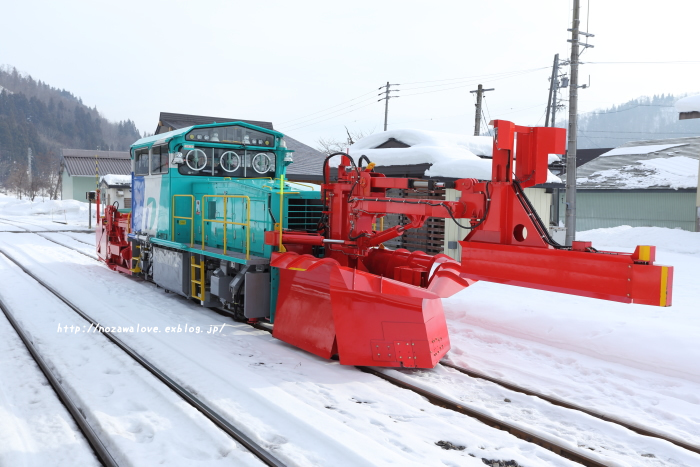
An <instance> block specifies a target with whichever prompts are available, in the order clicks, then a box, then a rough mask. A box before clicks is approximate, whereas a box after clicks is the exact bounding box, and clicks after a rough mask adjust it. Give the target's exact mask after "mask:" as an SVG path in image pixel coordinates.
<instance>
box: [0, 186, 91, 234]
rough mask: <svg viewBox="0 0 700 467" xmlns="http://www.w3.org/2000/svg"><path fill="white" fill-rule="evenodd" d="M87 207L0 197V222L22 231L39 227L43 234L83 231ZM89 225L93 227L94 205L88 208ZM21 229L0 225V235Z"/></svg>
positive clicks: (86, 224) (75, 202) (81, 203)
mask: <svg viewBox="0 0 700 467" xmlns="http://www.w3.org/2000/svg"><path fill="white" fill-rule="evenodd" d="M89 212H90V209H89V206H88V203H83V202H80V201H76V200H73V199H71V200H50V199H48V198H41V197H36V198H35V199H34V201H30V200H29V199H28V198H26V197H25V198H23V199H21V200H20V199H17V198H16V197H15V196H12V195H4V194H2V193H0V221H2V220H3V219H4V220H11V221H12V222H13V223H18V224H19V225H21V226H22V227H25V228H32V227H39V226H42V227H43V228H44V229H47V230H76V229H87V227H88V220H89V217H88V216H89ZM92 225H93V226H94V225H95V205H94V204H93V206H92ZM21 230H22V229H21V228H18V227H12V226H11V225H9V224H7V223H3V222H0V232H19V231H21Z"/></svg>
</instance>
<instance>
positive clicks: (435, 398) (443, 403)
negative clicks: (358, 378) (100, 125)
mask: <svg viewBox="0 0 700 467" xmlns="http://www.w3.org/2000/svg"><path fill="white" fill-rule="evenodd" d="M25 230H27V229H25ZM32 233H36V232H32ZM36 234H37V235H40V234H38V233H36ZM40 236H41V237H43V238H45V239H47V240H49V241H53V242H54V243H56V244H58V245H60V246H63V247H65V248H68V249H71V250H74V251H77V252H79V253H81V254H84V255H85V256H89V255H86V254H85V253H83V252H81V251H79V250H77V249H75V248H72V247H70V246H67V245H64V244H62V243H59V242H56V241H54V240H52V239H50V238H47V237H45V236H44V235H40ZM71 238H72V237H71ZM83 243H84V242H83ZM0 252H2V250H0ZM2 253H4V252H2ZM6 256H7V257H8V259H10V260H11V261H13V262H14V263H15V264H17V265H18V266H19V267H20V268H22V269H23V270H24V271H25V273H27V274H29V275H30V276H31V277H33V278H34V279H35V280H37V281H38V282H40V283H41V284H42V285H44V286H45V287H47V288H48V289H49V290H50V291H51V292H52V293H54V294H55V295H57V296H58V297H59V299H61V300H62V301H64V303H66V304H68V306H70V307H71V308H73V309H74V311H76V312H78V313H79V314H81V316H82V315H83V314H82V312H80V311H78V310H77V309H76V308H74V307H73V306H72V305H71V304H70V303H69V302H67V301H66V300H65V299H64V298H63V297H61V296H60V294H57V293H56V292H55V291H54V290H52V289H51V288H50V286H48V285H46V284H44V283H42V282H41V281H40V280H39V279H38V278H36V277H35V276H33V275H32V274H31V273H30V272H29V271H27V270H26V269H25V268H23V267H22V266H21V265H20V264H19V263H17V262H16V261H14V259H12V258H10V257H9V256H8V255H6ZM93 259H94V258H93ZM222 314H224V315H227V316H230V314H229V313H226V312H225V311H224V312H223V313H222ZM83 317H84V318H86V317H85V316H83ZM86 319H87V320H88V321H90V322H91V323H93V324H95V322H94V321H93V320H91V318H89V317H87V318H86ZM253 326H254V327H256V328H257V329H261V330H265V331H267V332H272V325H269V324H265V323H256V324H253ZM105 336H106V337H108V338H110V339H112V338H113V337H114V336H111V335H107V334H105ZM114 339H116V340H118V339H117V338H114ZM117 345H119V346H120V347H121V345H124V346H125V347H127V346H126V345H125V344H123V343H122V344H121V345H120V344H117ZM127 348H128V347H127ZM132 352H133V351H132ZM127 353H128V352H127ZM139 363H141V362H139ZM441 364H442V365H443V366H445V367H448V368H451V369H453V370H455V371H458V372H460V373H462V374H465V375H466V376H469V377H471V378H478V379H483V380H486V381H489V382H491V383H494V384H497V385H499V386H501V387H503V388H505V389H508V390H511V391H515V392H519V393H523V394H526V395H530V396H534V397H538V398H540V399H542V400H544V401H546V402H549V403H551V404H553V405H556V406H559V407H563V408H566V409H569V410H575V411H577V412H581V413H585V414H587V415H590V416H592V417H595V418H598V419H600V420H603V421H605V422H608V423H613V424H615V425H619V426H621V427H624V428H626V429H628V430H630V431H633V432H635V433H638V434H640V435H642V436H648V437H652V438H657V439H660V440H664V441H667V442H669V443H672V444H674V445H676V446H678V447H680V448H682V449H685V450H688V451H690V452H694V453H698V454H700V447H698V446H695V445H693V444H690V443H687V442H684V441H682V440H678V439H675V438H672V437H669V436H666V435H663V434H661V433H658V432H656V431H654V430H651V429H648V428H645V427H640V426H638V425H634V424H632V423H629V422H626V421H624V420H619V419H617V418H614V417H611V416H608V415H605V414H602V413H599V412H596V411H594V410H591V409H588V408H585V407H581V406H578V405H575V404H572V403H569V402H567V401H564V400H562V399H559V398H556V397H552V396H547V395H545V394H542V393H539V392H537V391H533V390H530V389H527V388H523V387H520V386H518V385H516V384H513V383H510V382H508V381H504V380H501V379H498V378H493V377H490V376H488V375H485V374H483V373H480V372H477V371H474V370H470V369H466V368H462V367H459V366H458V365H455V364H453V363H451V362H449V361H447V360H443V361H442V362H441ZM147 369H149V368H147ZM358 369H359V370H360V371H363V372H365V373H369V374H372V375H375V376H377V377H379V378H382V379H384V380H385V381H387V382H390V383H391V384H394V385H396V386H398V387H401V388H404V389H407V390H410V391H413V392H415V393H417V394H419V395H421V396H423V397H425V398H426V399H428V400H429V401H430V402H431V403H433V404H435V405H437V406H440V407H443V408H446V409H449V410H453V411H455V412H458V413H462V414H464V415H467V416H470V417H472V418H476V419H478V420H480V421H482V422H483V423H485V424H487V425H489V426H491V427H494V428H497V429H500V430H503V431H506V432H509V433H510V434H512V435H514V436H516V437H518V438H520V439H522V440H525V441H528V442H531V443H533V444H536V445H538V446H541V447H543V448H545V449H548V450H550V451H552V452H554V453H556V454H558V455H560V456H562V457H564V458H566V459H569V460H571V461H574V462H577V463H579V464H581V465H586V466H596V467H597V466H607V465H608V464H607V463H605V462H603V461H600V460H598V459H594V458H592V457H590V456H588V455H586V453H584V452H581V451H579V450H574V449H571V448H569V447H568V446H566V445H564V444H563V443H562V444H560V443H557V442H556V441H553V440H552V439H548V438H545V437H543V436H540V435H537V434H535V433H532V432H530V431H528V430H526V429H523V428H522V427H519V426H517V425H515V424H512V423H509V422H507V421H504V420H500V419H497V418H495V417H492V416H490V415H486V414H484V413H483V412H479V411H478V410H473V409H471V408H469V407H465V406H463V405H460V404H458V403H456V402H454V401H451V400H449V399H447V398H445V397H443V396H441V395H438V394H435V393H432V392H430V391H429V390H426V389H425V388H421V387H419V386H416V385H413V384H411V383H410V382H407V381H405V380H403V379H398V378H395V377H392V376H390V375H387V374H385V373H383V372H382V371H380V370H377V369H375V368H372V367H358ZM149 371H151V370H150V369H149ZM156 376H157V375H156ZM166 378H167V377H166ZM159 379H160V378H159ZM176 392H178V391H176ZM186 400H187V399H186ZM188 402H189V401H188ZM242 444H244V443H242ZM244 445H245V444H244ZM268 465H281V464H268Z"/></svg>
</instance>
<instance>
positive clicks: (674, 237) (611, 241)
mask: <svg viewBox="0 0 700 467" xmlns="http://www.w3.org/2000/svg"><path fill="white" fill-rule="evenodd" d="M576 238H577V239H579V240H585V241H590V242H593V246H596V247H597V245H605V246H607V247H616V248H635V247H636V246H637V245H654V246H656V247H657V248H658V249H662V250H666V251H671V252H674V253H683V254H691V255H698V256H700V233H698V232H688V231H687V230H681V229H667V228H665V227H630V226H629V225H621V226H619V227H612V228H607V229H594V230H586V231H584V232H576ZM699 261H700V259H699Z"/></svg>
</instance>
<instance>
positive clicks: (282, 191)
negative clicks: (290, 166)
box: [278, 175, 287, 253]
mask: <svg viewBox="0 0 700 467" xmlns="http://www.w3.org/2000/svg"><path fill="white" fill-rule="evenodd" d="M279 224H280V244H279V248H278V250H279V252H280V253H284V252H285V251H287V249H286V248H285V247H284V245H282V226H283V225H284V175H281V176H280V222H279Z"/></svg>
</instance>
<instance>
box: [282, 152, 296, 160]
mask: <svg viewBox="0 0 700 467" xmlns="http://www.w3.org/2000/svg"><path fill="white" fill-rule="evenodd" d="M284 161H285V162H294V158H293V157H292V153H291V152H288V153H286V154H285V155H284Z"/></svg>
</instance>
